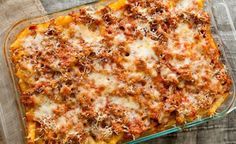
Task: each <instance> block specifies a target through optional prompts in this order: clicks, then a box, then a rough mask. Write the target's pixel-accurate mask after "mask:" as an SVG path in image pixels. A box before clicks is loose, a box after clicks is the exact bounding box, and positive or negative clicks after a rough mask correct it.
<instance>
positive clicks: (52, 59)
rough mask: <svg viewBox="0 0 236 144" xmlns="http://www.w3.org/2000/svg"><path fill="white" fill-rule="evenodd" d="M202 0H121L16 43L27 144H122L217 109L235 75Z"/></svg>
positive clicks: (27, 33)
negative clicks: (223, 56) (214, 35)
mask: <svg viewBox="0 0 236 144" xmlns="http://www.w3.org/2000/svg"><path fill="white" fill-rule="evenodd" d="M200 2H203V1H199V0H163V1H158V2H156V1H152V0H151V1H150V0H135V1H133V0H132V1H131V0H130V1H126V0H119V1H117V2H116V3H113V4H111V5H109V6H106V7H103V8H99V10H95V9H94V8H91V7H85V8H82V9H80V10H79V11H78V12H72V13H70V14H69V15H67V16H60V17H58V18H56V19H53V20H51V21H49V22H46V23H44V24H39V25H33V26H30V27H29V28H26V29H25V30H24V31H23V32H22V33H21V34H19V36H18V38H17V40H16V41H15V42H14V43H13V44H12V46H11V52H12V53H11V55H12V61H13V63H14V64H15V69H16V76H17V77H18V78H19V86H20V90H21V96H20V98H21V102H22V104H23V105H24V106H25V110H26V125H27V132H28V140H29V143H82V144H83V143H88V144H93V143H109V144H111V143H112V144H115V143H122V142H124V141H128V140H132V139H135V138H139V137H140V136H142V135H143V134H145V133H146V132H147V131H148V132H150V131H152V132H158V131H160V130H163V129H165V128H167V127H170V126H172V125H175V124H183V123H185V122H188V121H193V120H195V119H198V118H201V117H205V116H209V115H213V114H214V112H215V111H216V109H217V108H218V107H219V106H220V105H221V103H222V102H223V101H224V99H225V98H226V97H227V96H228V95H229V91H230V87H231V79H230V77H229V75H228V74H227V71H226V69H225V66H224V65H223V63H222V62H221V61H220V54H219V50H218V49H217V47H216V45H215V43H214V41H213V39H212V36H211V34H210V19H209V16H208V15H207V14H206V13H205V12H204V11H203V10H201V9H200V8H201V4H200Z"/></svg>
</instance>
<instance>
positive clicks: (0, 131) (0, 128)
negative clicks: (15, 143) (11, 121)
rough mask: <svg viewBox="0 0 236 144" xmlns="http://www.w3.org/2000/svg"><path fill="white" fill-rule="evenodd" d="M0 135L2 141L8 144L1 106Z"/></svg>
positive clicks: (0, 106)
mask: <svg viewBox="0 0 236 144" xmlns="http://www.w3.org/2000/svg"><path fill="white" fill-rule="evenodd" d="M0 134H1V137H2V139H3V140H4V142H5V143H8V142H7V140H8V138H7V135H8V131H7V128H6V121H5V117H4V113H3V108H2V105H1V104H0Z"/></svg>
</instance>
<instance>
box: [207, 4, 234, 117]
mask: <svg viewBox="0 0 236 144" xmlns="http://www.w3.org/2000/svg"><path fill="white" fill-rule="evenodd" d="M209 1H210V3H211V10H210V12H211V13H212V16H213V17H212V20H213V21H212V22H213V23H212V24H213V26H214V28H216V29H215V30H216V32H217V33H218V35H219V36H220V41H221V42H222V44H223V47H224V49H223V50H222V51H223V55H224V57H225V58H226V61H227V63H226V65H228V67H229V68H230V69H229V71H230V74H231V76H232V79H234V80H233V81H235V80H236V77H235V74H236V51H235V50H236V30H235V26H234V23H233V20H232V15H231V13H230V10H229V7H228V5H227V4H226V2H225V0H219V1H218V2H215V1H214V0H209ZM235 92H236V90H235V84H233V90H232V95H233V100H232V103H231V106H230V108H229V110H228V112H227V113H230V112H232V111H234V110H236V96H235V94H236V93H235Z"/></svg>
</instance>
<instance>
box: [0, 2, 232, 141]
mask: <svg viewBox="0 0 236 144" xmlns="http://www.w3.org/2000/svg"><path fill="white" fill-rule="evenodd" d="M108 2H111V1H105V2H104V1H103V2H99V3H93V4H90V5H92V6H93V7H94V8H98V7H100V6H102V5H104V4H107V3H108ZM79 8H80V7H76V8H72V9H69V10H63V11H59V12H56V13H52V14H48V15H44V16H40V17H35V18H31V19H25V20H22V21H19V22H17V23H16V24H14V25H13V26H12V27H11V28H10V29H9V31H8V32H7V34H6V36H5V43H4V44H2V49H3V53H4V58H5V60H6V63H5V64H7V66H5V67H4V65H3V66H1V69H0V72H1V70H2V72H3V73H1V77H2V79H0V80H1V81H0V87H1V96H0V124H1V127H0V132H1V135H2V137H3V140H4V142H5V143H6V144H16V143H18V144H23V143H25V142H26V141H25V128H24V108H23V107H22V105H21V104H20V102H19V89H18V84H17V78H16V77H15V76H14V67H13V65H12V62H11V59H10V50H9V49H10V45H11V43H12V42H13V41H14V40H15V38H16V36H17V34H18V33H19V32H20V31H22V30H23V29H24V28H25V27H27V26H29V25H32V24H38V23H43V22H45V21H48V20H50V19H53V18H55V17H57V16H59V15H66V14H68V13H69V12H71V11H76V10H78V9H79ZM205 10H206V11H207V12H208V13H209V15H210V16H211V21H212V23H211V25H212V34H213V37H214V38H215V40H216V42H217V44H218V45H219V48H220V50H221V53H222V57H221V60H222V61H223V62H224V63H225V65H226V67H227V70H228V72H229V74H230V75H231V78H232V80H233V86H232V88H231V93H230V96H229V97H228V99H227V100H226V101H225V102H224V103H223V105H222V106H221V107H220V108H219V109H218V110H217V113H216V114H215V115H214V116H211V117H206V118H202V119H198V120H195V121H193V122H190V123H186V124H184V125H180V126H173V127H172V128H170V129H167V130H164V131H161V132H158V133H156V134H152V135H148V136H145V137H142V138H139V139H136V140H133V141H130V142H128V143H129V144H136V143H143V142H145V141H148V140H150V139H154V138H157V137H160V136H163V135H167V134H169V133H173V132H178V131H182V130H183V129H186V128H190V127H193V126H197V125H199V124H202V123H205V122H207V121H210V120H214V119H218V118H222V117H225V116H226V115H227V114H229V113H230V112H232V111H233V110H235V109H236V95H235V81H234V80H235V77H234V75H233V73H232V70H233V69H234V68H235V67H236V65H235V64H234V61H232V59H227V58H226V57H231V54H232V52H231V51H232V50H233V49H234V48H233V47H227V46H226V41H225V35H227V34H228V33H231V34H232V37H233V38H232V40H233V41H234V42H236V31H235V27H234V25H233V21H232V19H231V16H230V11H229V8H228V7H227V4H226V3H225V1H224V0H206V3H205ZM7 67H8V68H7Z"/></svg>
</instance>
